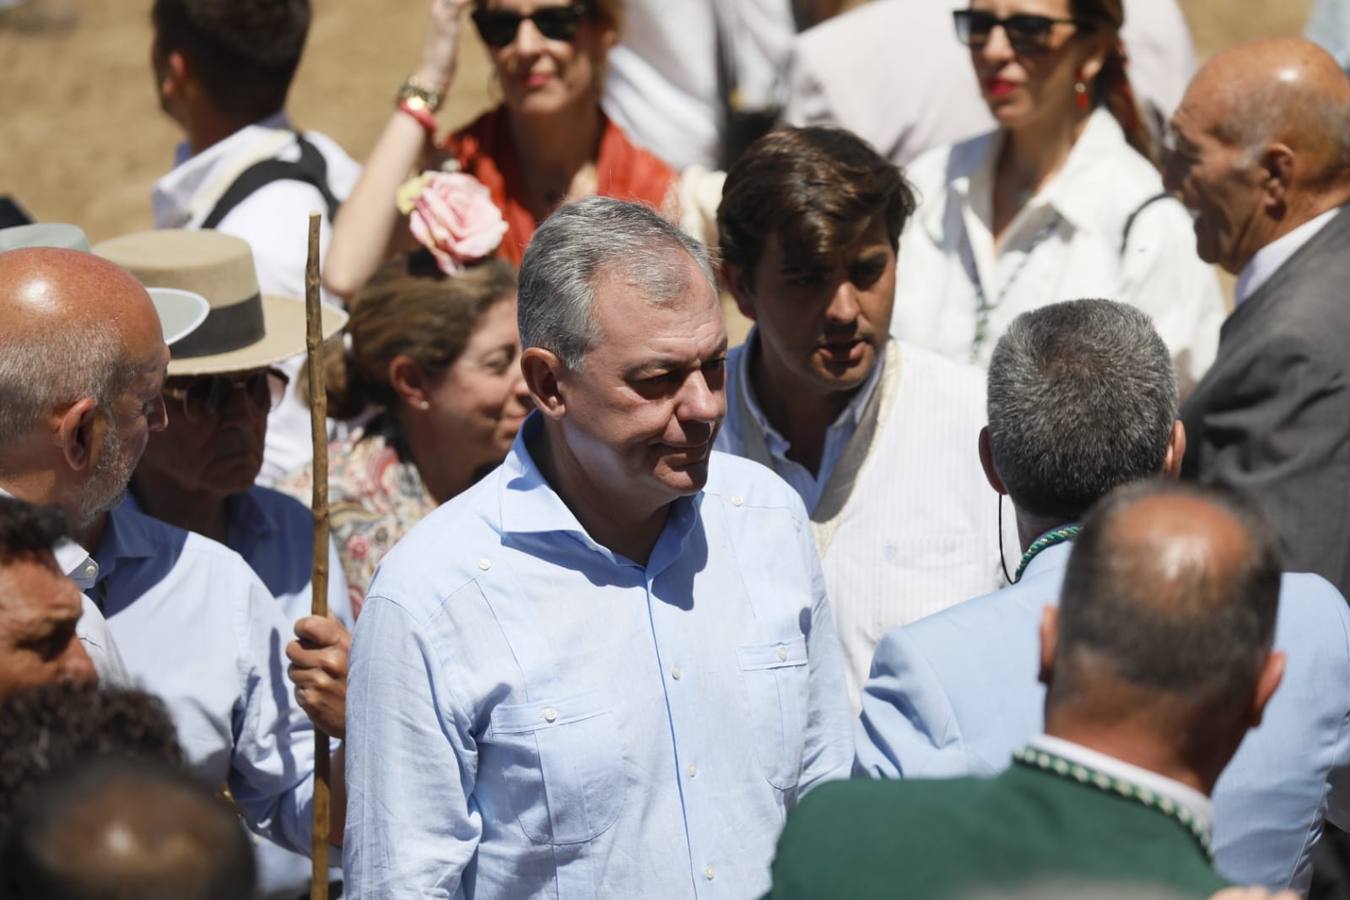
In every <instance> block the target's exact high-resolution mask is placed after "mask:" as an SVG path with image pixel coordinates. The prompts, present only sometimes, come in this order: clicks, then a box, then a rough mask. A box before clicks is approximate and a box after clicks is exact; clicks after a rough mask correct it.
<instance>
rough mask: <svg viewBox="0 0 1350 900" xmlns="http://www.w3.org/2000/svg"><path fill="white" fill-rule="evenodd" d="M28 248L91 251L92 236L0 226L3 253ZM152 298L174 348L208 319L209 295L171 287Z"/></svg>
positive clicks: (46, 225)
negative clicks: (90, 237) (207, 296)
mask: <svg viewBox="0 0 1350 900" xmlns="http://www.w3.org/2000/svg"><path fill="white" fill-rule="evenodd" d="M26 247H55V248H57V249H59V250H78V251H80V252H81V253H89V252H90V251H91V248H90V246H89V238H88V237H86V236H85V233H84V231H83V230H82V229H81V228H79V227H78V226H76V225H66V224H64V223H60V222H36V223H34V224H32V225H15V226H13V227H12V228H0V253H4V252H5V251H6V250H19V249H22V248H26ZM146 293H148V294H149V295H150V301H151V302H152V303H154V305H155V313H156V314H157V315H158V316H159V325H160V329H161V330H162V331H163V332H164V343H166V344H168V345H169V346H170V347H172V346H173V345H174V344H176V343H178V342H179V341H181V340H182V339H183V338H185V337H187V336H188V335H189V334H191V333H192V332H193V331H195V330H197V327H198V326H199V325H201V324H202V322H204V321H206V314H207V313H208V312H210V306H209V305H208V304H207V302H206V298H205V297H203V296H201V295H200V294H195V293H192V292H191V291H180V290H171V289H167V288H153V289H147V290H146Z"/></svg>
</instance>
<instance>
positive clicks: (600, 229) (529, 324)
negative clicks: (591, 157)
mask: <svg viewBox="0 0 1350 900" xmlns="http://www.w3.org/2000/svg"><path fill="white" fill-rule="evenodd" d="M675 251H683V253H684V254H688V256H689V257H691V258H692V259H693V260H694V262H695V263H697V264H698V267H699V270H700V271H701V272H702V273H703V276H704V278H706V279H707V281H708V284H709V285H711V286H712V287H713V288H714V290H716V279H715V276H714V275H713V267H712V261H711V259H710V258H709V256H708V250H707V248H706V247H704V246H703V245H702V244H701V243H699V242H698V241H696V240H694V239H693V238H691V237H689V236H688V235H687V234H685V233H684V232H683V231H681V230H680V229H679V228H678V227H677V226H676V225H674V224H672V223H670V222H668V221H667V220H666V219H664V218H662V217H661V216H660V215H659V214H657V213H656V212H655V211H654V210H652V209H651V208H650V207H647V206H643V205H641V204H638V203H629V202H626V201H623V200H614V199H611V198H609V197H591V198H590V199H588V200H582V201H581V202H579V203H571V204H568V205H567V206H564V207H563V208H562V209H560V210H558V211H557V212H556V213H554V214H553V215H552V216H550V217H549V218H548V219H547V221H545V222H544V224H543V225H541V226H539V230H538V231H536V232H535V233H534V238H533V239H532V240H531V241H530V246H529V248H528V249H526V251H525V258H524V260H523V261H522V262H521V265H520V285H519V289H518V292H517V310H518V312H517V324H518V325H519V328H520V343H521V346H522V347H540V348H542V349H544V350H549V351H551V352H553V353H555V354H556V355H557V356H558V358H559V359H561V360H562V361H563V364H564V365H566V366H567V367H568V368H569V369H572V370H576V369H579V368H580V367H581V364H582V361H583V360H584V359H585V357H586V353H587V352H588V351H589V350H590V349H591V347H592V346H593V345H594V343H595V340H596V338H597V337H598V335H597V331H596V323H595V314H594V310H593V307H594V303H595V287H596V284H597V282H598V281H599V280H600V278H601V277H602V276H603V277H605V278H617V279H618V280H620V281H621V282H623V283H624V284H626V285H627V286H629V287H630V288H632V289H633V293H635V294H637V295H638V296H640V297H642V298H643V299H644V300H647V301H650V302H657V303H663V302H669V301H671V300H674V299H676V298H678V297H680V296H683V295H684V294H685V293H686V292H687V291H688V289H689V278H688V267H687V265H686V264H685V260H684V258H683V254H680V253H677V252H675Z"/></svg>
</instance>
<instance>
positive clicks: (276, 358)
mask: <svg viewBox="0 0 1350 900" xmlns="http://www.w3.org/2000/svg"><path fill="white" fill-rule="evenodd" d="M94 252H95V253H97V254H98V255H99V256H102V257H104V258H105V259H109V260H111V261H112V262H115V263H117V264H118V265H119V266H121V267H123V268H124V269H126V270H127V271H128V272H130V273H131V274H132V275H135V276H136V278H137V279H139V280H140V282H141V283H142V284H144V285H145V286H146V287H147V288H151V287H155V288H177V289H180V290H185V291H191V292H193V293H197V294H201V295H202V296H203V297H205V298H206V301H207V303H209V304H210V307H211V311H210V313H209V314H208V315H207V316H206V321H205V322H203V323H202V325H201V327H200V328H198V329H197V330H196V331H195V332H193V333H192V334H191V335H190V336H189V337H188V338H187V339H186V340H184V341H181V342H180V343H179V344H178V345H176V346H175V347H174V348H173V350H172V359H171V360H170V361H169V375H170V376H174V375H214V374H217V373H220V372H242V371H245V370H248V369H260V368H263V367H265V366H271V365H275V364H277V363H280V362H283V361H285V360H287V359H289V358H291V357H293V356H297V355H299V354H300V353H303V352H304V350H305V303H304V301H303V300H301V299H300V298H298V297H285V296H280V295H277V294H263V293H261V292H260V291H259V289H258V275H257V271H256V270H255V269H254V267H253V251H252V250H250V249H249V246H248V244H247V243H246V242H244V241H243V240H241V239H240V238H237V237H234V236H233V235H229V234H225V233H223V232H220V231H212V230H209V229H208V230H186V229H160V230H156V231H141V232H137V233H135V234H127V235H123V236H122V237H116V238H113V239H112V240H110V241H104V242H103V243H101V244H98V245H96V246H95V247H94ZM322 322H323V336H324V339H325V340H326V339H328V338H330V337H332V336H333V335H335V334H337V333H338V331H340V330H341V329H342V326H343V325H344V324H346V322H347V314H346V313H344V312H342V311H341V310H337V309H333V308H332V307H329V306H324V307H323V316H322Z"/></svg>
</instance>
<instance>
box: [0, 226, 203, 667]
mask: <svg viewBox="0 0 1350 900" xmlns="http://www.w3.org/2000/svg"><path fill="white" fill-rule="evenodd" d="M34 247H47V248H56V249H62V250H76V251H81V252H83V253H88V252H89V239H88V238H87V237H85V234H84V232H83V231H82V230H81V229H79V228H77V227H76V226H74V225H66V224H62V223H46V222H44V223H37V224H32V225H20V226H15V227H11V228H4V229H0V253H5V252H7V251H10V250H20V249H27V248H34ZM149 294H150V301H151V303H153V304H154V309H155V314H156V316H157V317H158V318H159V323H160V328H161V331H162V332H163V335H164V342H165V343H166V344H169V345H172V344H173V343H174V342H175V341H178V340H181V339H182V338H184V337H186V336H187V335H188V334H191V333H192V331H193V330H194V329H195V328H196V327H197V326H198V325H200V324H201V322H202V320H203V319H204V318H205V317H206V301H205V300H203V299H202V298H201V297H197V296H193V295H189V294H186V293H182V292H177V291H150V292H149ZM78 333H79V329H78V328H76V329H72V330H69V331H68V332H67V335H66V337H67V338H72V337H74V338H76V339H78ZM18 337H19V334H18V333H17V332H15V333H12V334H10V335H9V336H8V339H7V340H0V496H8V494H9V491H8V490H7V489H6V487H5V485H6V483H7V481H8V480H9V478H8V477H7V475H6V468H7V466H6V462H5V454H4V446H3V445H4V443H5V441H6V435H8V434H11V433H12V432H17V431H18V430H21V429H22V427H23V425H24V424H25V423H24V421H23V420H24V419H25V418H31V416H32V415H33V413H34V412H35V411H36V410H37V409H39V408H41V407H44V406H50V405H51V404H52V401H54V400H56V399H58V398H56V397H55V394H57V393H59V392H61V391H62V390H64V389H68V388H72V387H74V388H84V389H86V390H92V389H93V388H94V386H95V385H97V384H99V383H102V382H104V381H105V380H106V375H107V371H106V366H107V365H109V364H110V360H109V359H108V358H107V357H106V356H102V355H101V349H102V348H99V347H97V346H96V347H93V348H91V349H92V350H93V352H91V353H89V354H88V355H86V356H85V357H84V359H83V365H80V364H74V365H71V366H69V367H67V368H66V369H65V371H64V373H63V374H64V375H65V379H66V380H65V381H62V380H60V379H58V380H57V381H38V380H36V379H31V378H30V377H29V375H30V372H31V361H32V360H31V357H32V354H33V353H35V352H36V353H39V354H40V353H42V352H43V348H42V347H41V346H39V345H27V346H20V345H18V343H12V342H13V341H14V339H15V338H18ZM14 474H15V473H12V472H10V473H9V476H10V477H12V476H13V475H14ZM97 475H98V473H97V472H96V471H86V472H85V473H84V478H83V479H82V478H81V477H79V476H77V477H76V479H75V481H74V485H73V486H74V487H76V488H77V489H79V490H81V491H82V490H84V488H85V487H86V486H88V481H87V479H89V478H93V477H96V476H97ZM93 493H94V495H95V496H97V495H98V493H99V492H98V491H97V490H96V489H95V490H94V491H93ZM52 552H53V554H54V555H55V558H56V562H57V565H58V567H59V568H60V569H61V571H62V572H64V573H65V574H66V576H67V577H69V578H70V579H71V580H73V581H74V582H75V583H76V585H77V586H78V587H79V588H80V590H82V591H86V590H88V589H89V588H90V587H91V586H92V585H93V579H94V574H95V573H96V572H97V567H96V565H95V563H94V562H93V560H92V559H90V557H89V553H88V551H86V550H85V549H84V548H83V547H81V546H80V545H79V544H77V543H75V542H74V541H72V540H68V539H66V540H62V541H59V542H58V543H57V544H56V545H55V546H53V548H52ZM82 603H83V609H82V612H81V615H80V618H79V622H78V623H77V625H76V634H77V635H78V636H79V638H80V641H81V642H82V643H83V644H84V649H85V651H86V652H87V653H88V655H89V658H90V659H91V660H92V661H93V664H94V669H95V670H96V671H97V672H98V677H99V680H100V681H102V682H104V683H111V684H126V683H129V682H130V676H129V675H128V674H127V670H126V664H125V663H123V661H122V657H121V654H120V653H119V652H118V650H117V645H116V644H115V643H114V642H113V639H112V635H111V634H109V633H108V623H107V622H106V621H104V618H103V613H102V612H100V611H99V609H98V607H97V606H96V605H95V604H94V603H93V601H92V600H90V599H89V597H88V595H87V594H86V595H83V597H82Z"/></svg>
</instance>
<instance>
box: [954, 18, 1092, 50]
mask: <svg viewBox="0 0 1350 900" xmlns="http://www.w3.org/2000/svg"><path fill="white" fill-rule="evenodd" d="M952 20H953V21H954V22H955V23H956V39H957V40H959V41H960V42H961V43H963V44H965V45H966V46H967V47H973V48H975V49H976V50H978V49H980V48H981V47H983V46H984V45H985V44H987V43H988V42H989V36H990V35H991V34H993V33H994V27H995V26H999V27H1001V28H1002V29H1003V33H1004V34H1006V35H1007V36H1008V43H1009V44H1012V48H1013V50H1014V51H1016V52H1017V53H1038V52H1041V51H1043V50H1046V49H1047V48H1048V47H1049V46H1050V35H1051V33H1052V32H1053V31H1054V30H1055V26H1056V25H1073V26H1074V27H1077V28H1081V27H1082V23H1081V22H1079V21H1078V20H1077V19H1052V18H1050V17H1049V16H1037V15H1032V14H1031V13H1017V14H1015V15H1011V16H1008V17H1007V18H1003V19H1000V18H999V17H998V16H996V15H994V14H993V13H991V12H983V11H981V10H975V9H958V10H955V11H953V12H952Z"/></svg>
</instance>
